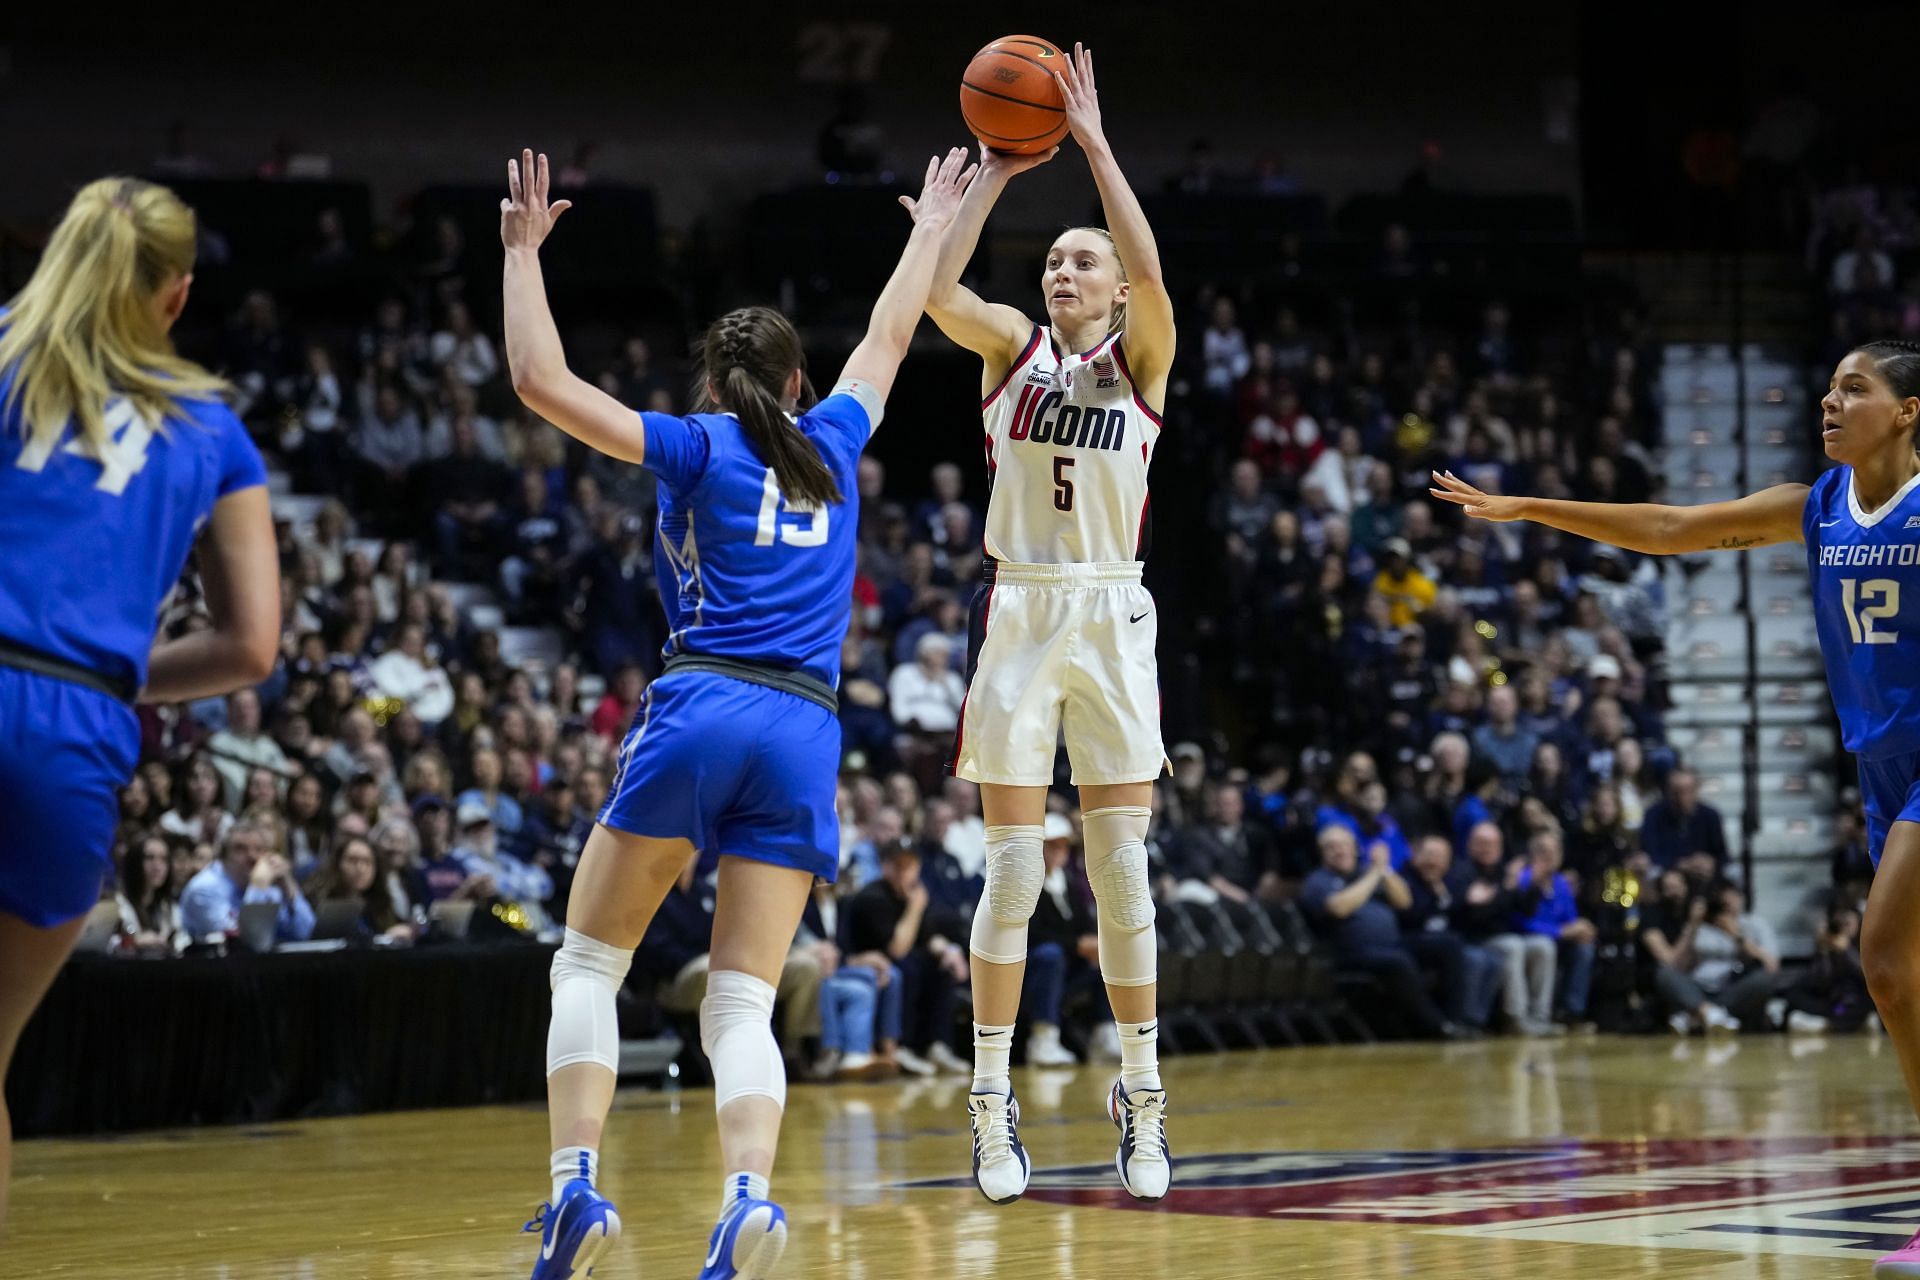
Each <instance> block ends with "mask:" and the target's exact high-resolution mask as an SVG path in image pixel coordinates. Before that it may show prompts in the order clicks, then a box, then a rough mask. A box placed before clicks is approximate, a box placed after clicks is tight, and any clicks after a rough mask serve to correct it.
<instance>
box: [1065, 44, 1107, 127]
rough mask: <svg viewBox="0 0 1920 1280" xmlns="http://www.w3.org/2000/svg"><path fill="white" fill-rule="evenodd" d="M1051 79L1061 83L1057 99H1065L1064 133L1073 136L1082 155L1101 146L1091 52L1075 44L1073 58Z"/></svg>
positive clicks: (1098, 106)
mask: <svg viewBox="0 0 1920 1280" xmlns="http://www.w3.org/2000/svg"><path fill="white" fill-rule="evenodd" d="M1054 78H1055V79H1057V80H1059V82H1060V96H1061V97H1063V98H1065V99H1066V103H1067V130H1068V132H1070V133H1072V134H1073V140H1074V141H1075V142H1078V143H1079V144H1080V149H1081V150H1082V151H1084V150H1086V149H1087V148H1088V147H1089V146H1091V145H1092V144H1094V143H1104V142H1105V141H1106V134H1105V133H1103V132H1102V131H1101V129H1100V91H1099V90H1098V89H1097V88H1095V87H1094V83H1093V50H1091V49H1087V48H1083V47H1082V46H1081V44H1080V42H1079V41H1078V40H1075V41H1074V42H1073V56H1072V57H1071V58H1069V59H1067V65H1066V67H1065V69H1063V70H1061V71H1058V72H1056V73H1055V75H1054Z"/></svg>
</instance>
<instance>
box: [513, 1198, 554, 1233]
mask: <svg viewBox="0 0 1920 1280" xmlns="http://www.w3.org/2000/svg"><path fill="white" fill-rule="evenodd" d="M552 1212H553V1206H552V1205H551V1204H548V1203H546V1202H545V1201H542V1202H541V1204H540V1209H539V1211H538V1212H537V1213H535V1214H534V1215H533V1221H532V1222H529V1223H527V1225H525V1226H524V1227H521V1228H520V1234H521V1235H526V1234H527V1233H528V1232H532V1231H544V1230H546V1227H547V1217H548V1215H549V1214H551V1213H552Z"/></svg>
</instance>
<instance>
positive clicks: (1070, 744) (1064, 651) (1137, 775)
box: [950, 562, 1168, 787]
mask: <svg viewBox="0 0 1920 1280" xmlns="http://www.w3.org/2000/svg"><path fill="white" fill-rule="evenodd" d="M990 568H991V573H992V577H991V578H990V580H989V583H988V585H987V586H985V587H983V588H981V591H980V594H979V595H978V597H976V599H975V600H974V606H973V626H972V635H971V637H970V638H971V642H972V647H973V655H972V656H973V662H972V671H971V675H970V677H969V680H968V684H967V698H966V701H965V702H964V703H963V704H962V705H961V708H960V727H959V730H958V732H957V733H956V734H955V739H954V751H953V760H952V762H951V766H950V767H951V769H952V771H953V772H954V773H955V774H956V775H958V776H959V777H962V778H965V779H967V780H968V781H970V782H995V783H1001V784H1004V785H1007V786H1016V787H1044V786H1050V785H1052V783H1053V760H1054V753H1055V750H1056V749H1057V747H1058V745H1059V741H1060V735H1061V729H1062V728H1063V727H1064V729H1065V730H1066V742H1067V758H1068V759H1069V760H1070V761H1071V762H1072V764H1073V782H1074V785H1076V786H1082V785H1092V786H1110V785H1113V784H1117V783H1122V782H1149V781H1152V780H1153V779H1154V778H1157V777H1159V776H1160V774H1161V773H1162V772H1163V771H1165V770H1166V769H1167V768H1168V764H1167V755H1166V749H1165V747H1164V746H1162V744H1161V741H1160V674H1159V670H1158V668H1157V667H1156V665H1155V663H1154V657H1153V648H1154V641H1155V638H1156V636H1157V635H1158V631H1159V627H1158V621H1159V619H1158V617H1157V615H1156V614H1155V612H1154V606H1153V597H1152V596H1151V595H1149V594H1148V592H1147V589H1146V588H1145V587H1143V586H1141V585H1140V565H1139V564H1138V563H1137V562H1123V563H1118V564H1007V563H996V564H994V565H992V566H990Z"/></svg>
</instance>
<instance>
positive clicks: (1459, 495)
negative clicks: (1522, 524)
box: [1427, 471, 1523, 524]
mask: <svg viewBox="0 0 1920 1280" xmlns="http://www.w3.org/2000/svg"><path fill="white" fill-rule="evenodd" d="M1431 474H1432V475H1433V487H1432V488H1430V489H1428V490H1427V492H1428V493H1430V494H1432V495H1433V496H1434V497H1436V498H1439V499H1441V500H1442V501H1444V502H1451V503H1452V504H1453V505H1454V506H1456V507H1459V508H1461V509H1462V510H1464V511H1465V512H1466V513H1467V514H1468V515H1470V516H1472V517H1473V518H1474V519H1476V520H1491V521H1493V522H1494V523H1495V524H1504V523H1506V522H1507V521H1509V520H1519V519H1522V518H1523V517H1522V516H1521V514H1520V499H1518V498H1508V497H1503V496H1502V495H1500V494H1497V493H1482V492H1480V490H1478V489H1476V488H1474V487H1473V486H1472V485H1470V484H1468V483H1467V482H1466V481H1465V480H1462V479H1461V478H1460V477H1459V476H1456V475H1454V474H1453V472H1451V471H1435V472H1433V473H1431Z"/></svg>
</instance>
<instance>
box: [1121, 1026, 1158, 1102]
mask: <svg viewBox="0 0 1920 1280" xmlns="http://www.w3.org/2000/svg"><path fill="white" fill-rule="evenodd" d="M1113 1025H1114V1026H1115V1027H1116V1028H1117V1029H1118V1030H1119V1032H1120V1088H1121V1089H1122V1090H1123V1091H1125V1092H1127V1093H1132V1092H1133V1091H1134V1090H1136V1089H1158V1088H1160V1087H1161V1086H1160V1019H1158V1018H1155V1019H1154V1020H1153V1021H1152V1022H1115V1023H1114V1024H1113Z"/></svg>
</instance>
